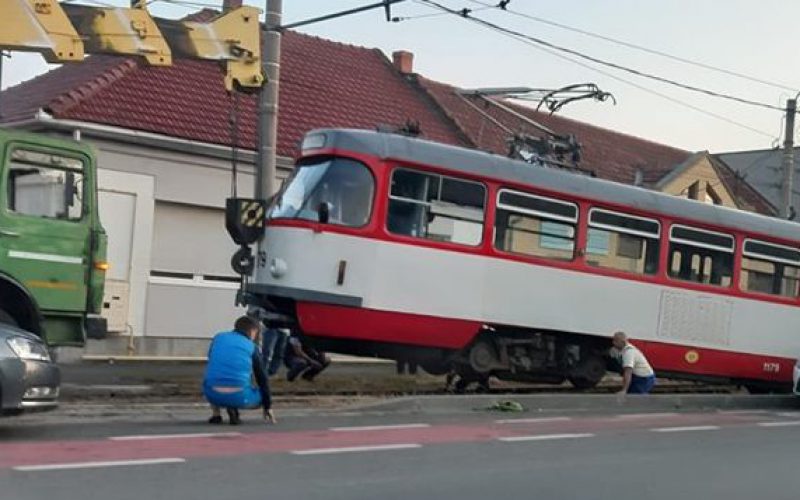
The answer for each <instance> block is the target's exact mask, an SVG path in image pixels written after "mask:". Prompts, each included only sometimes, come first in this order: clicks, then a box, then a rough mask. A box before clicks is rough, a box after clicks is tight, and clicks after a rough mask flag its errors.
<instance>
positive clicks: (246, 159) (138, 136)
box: [2, 110, 294, 170]
mask: <svg viewBox="0 0 800 500" xmlns="http://www.w3.org/2000/svg"><path fill="white" fill-rule="evenodd" d="M2 125H3V126H6V127H13V128H20V129H25V130H30V131H39V130H46V129H52V130H63V131H67V132H70V133H73V132H74V131H76V130H79V131H81V132H82V133H83V134H85V135H88V136H91V137H96V138H100V139H111V140H115V141H118V142H123V143H128V144H132V145H136V146H151V147H155V148H159V149H165V150H170V151H176V152H181V153H189V154H194V155H202V156H206V157H209V158H218V159H226V160H227V159H230V157H231V154H232V150H233V148H231V147H229V146H222V145H219V144H211V143H207V142H200V141H193V140H190V139H181V138H178V137H171V136H168V135H164V134H156V133H152V132H144V131H141V130H133V129H127V128H123V127H114V126H112V125H103V124H99V123H92V122H83V121H78V120H61V119H58V118H53V117H52V115H50V114H48V113H46V112H45V111H43V110H39V112H38V113H37V114H36V117H35V118H30V119H26V120H19V121H16V122H7V123H3V124H2ZM237 155H238V159H239V161H241V162H243V163H246V164H248V167H249V166H252V165H255V160H256V152H255V151H254V150H250V149H239V151H238V153H237ZM293 164H294V159H293V158H290V157H287V156H279V157H278V167H279V168H283V169H287V170H291V168H292V165H293Z"/></svg>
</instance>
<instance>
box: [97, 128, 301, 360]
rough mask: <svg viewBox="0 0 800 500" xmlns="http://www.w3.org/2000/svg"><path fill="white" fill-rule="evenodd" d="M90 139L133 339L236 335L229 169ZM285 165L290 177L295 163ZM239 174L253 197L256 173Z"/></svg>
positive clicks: (113, 275) (219, 162)
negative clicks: (225, 331)
mask: <svg viewBox="0 0 800 500" xmlns="http://www.w3.org/2000/svg"><path fill="white" fill-rule="evenodd" d="M84 139H85V141H86V142H90V143H91V144H93V145H94V146H95V148H96V149H97V156H98V166H99V168H100V191H101V192H100V204H101V206H100V210H101V220H102V221H103V224H104V226H105V227H106V229H107V231H108V233H109V258H110V259H111V265H112V268H111V271H110V272H109V279H110V280H112V281H110V285H111V286H109V287H108V289H109V291H110V292H114V293H117V294H119V293H120V291H121V290H122V288H120V287H118V286H115V285H118V284H120V283H125V282H126V281H127V282H128V283H129V284H130V293H129V297H130V299H129V308H128V312H127V318H128V322H129V324H130V326H131V328H132V331H133V333H134V335H136V336H146V337H178V338H185V339H190V338H208V337H210V336H211V335H212V334H213V333H215V332H216V331H218V330H220V329H222V328H228V327H230V324H231V322H232V320H233V319H235V318H236V317H237V316H238V315H239V314H241V312H242V310H241V309H240V308H236V307H235V306H234V299H235V294H236V290H237V289H238V285H237V283H236V282H235V279H236V278H237V275H236V274H235V273H234V272H233V271H232V270H231V268H230V258H231V255H232V254H233V252H234V251H235V250H236V246H235V245H234V244H233V242H232V241H231V239H230V237H229V236H228V233H227V231H226V230H225V224H224V211H223V207H224V204H225V199H226V198H227V197H229V196H230V195H231V164H230V161H229V160H226V159H222V158H213V157H208V156H203V155H200V154H197V155H193V154H190V153H185V152H175V151H169V150H164V149H158V148H153V147H151V146H136V145H132V144H128V143H122V142H113V141H110V140H107V139H93V138H91V137H89V136H88V135H87V134H84ZM281 164H282V165H283V166H284V168H283V169H282V170H281V171H280V172H279V177H281V178H283V177H285V176H286V175H287V173H288V170H287V169H286V168H285V166H286V165H290V161H289V160H288V159H281ZM239 168H240V172H239V176H238V180H239V182H238V183H237V184H238V186H237V187H238V191H239V196H245V197H246V196H251V195H252V192H253V169H252V167H251V166H250V165H247V164H245V163H243V164H241V165H240V167H239ZM278 182H280V181H278ZM115 261H116V262H115ZM125 271H127V272H125ZM200 354H202V353H200Z"/></svg>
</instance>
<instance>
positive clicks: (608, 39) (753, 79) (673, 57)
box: [469, 0, 797, 92]
mask: <svg viewBox="0 0 800 500" xmlns="http://www.w3.org/2000/svg"><path fill="white" fill-rule="evenodd" d="M469 1H470V2H472V3H474V4H478V5H482V6H485V7H492V8H499V7H498V5H491V4H488V3H486V2H483V1H480V0H469ZM475 10H476V11H477V10H478V9H475ZM502 10H504V11H506V12H508V13H509V14H512V15H515V16H518V17H523V18H525V19H530V20H531V21H536V22H538V23H542V24H547V25H549V26H555V27H557V28H561V29H564V30H567V31H572V32H573V33H579V34H581V35H585V36H589V37H592V38H596V39H598V40H604V41H606V42H610V43H614V44H617V45H621V46H623V47H627V48H629V49H634V50H639V51H642V52H646V53H648V54H653V55H657V56H660V57H665V58H667V59H671V60H673V61H677V62H680V63H684V64H689V65H692V66H697V67H699V68H703V69H707V70H711V71H717V72H719V73H723V74H726V75H728V76H735V77H737V78H742V79H744V80H748V81H751V82H754V83H760V84H762V85H766V86H769V87H773V88H776V89H780V90H788V91H791V92H795V91H796V90H797V89H795V88H792V87H789V86H787V85H784V84H781V83H776V82H771V81H769V80H763V79H761V78H756V77H754V76H750V75H746V74H744V73H739V72H736V71H732V70H729V69H725V68H720V67H718V66H713V65H711V64H707V63H703V62H700V61H694V60H692V59H687V58H685V57H680V56H676V55H673V54H669V53H667V52H663V51H660V50H656V49H651V48H648V47H644V46H642V45H637V44H635V43H631V42H626V41H624V40H620V39H617V38H612V37H610V36H606V35H601V34H599V33H594V32H591V31H587V30H583V29H580V28H576V27H574V26H570V25H567V24H563V23H559V22H556V21H551V20H549V19H545V18H542V17H538V16H533V15H530V14H526V13H524V12H520V11H515V10H511V9H509V8H508V7H504V8H502Z"/></svg>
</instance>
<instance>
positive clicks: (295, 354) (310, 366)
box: [284, 335, 331, 382]
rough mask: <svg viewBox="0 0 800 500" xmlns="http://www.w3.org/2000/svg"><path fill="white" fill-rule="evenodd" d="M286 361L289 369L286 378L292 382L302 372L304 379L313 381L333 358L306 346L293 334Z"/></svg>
mask: <svg viewBox="0 0 800 500" xmlns="http://www.w3.org/2000/svg"><path fill="white" fill-rule="evenodd" d="M284 363H285V364H286V368H287V369H288V370H289V372H288V373H287V374H286V380H288V381H289V382H292V381H293V380H294V379H296V378H297V377H298V376H299V375H300V374H301V373H302V374H303V380H307V381H309V382H311V381H312V380H314V377H316V376H317V375H319V374H320V372H322V370H324V369H325V368H327V367H328V365H329V364H331V360H330V358H328V356H326V355H325V353H324V352H319V351H316V350H314V349H312V348H310V347H304V346H303V343H302V342H300V339H299V338H298V337H297V336H295V335H292V336H291V337H289V342H288V346H287V347H286V353H285V356H284Z"/></svg>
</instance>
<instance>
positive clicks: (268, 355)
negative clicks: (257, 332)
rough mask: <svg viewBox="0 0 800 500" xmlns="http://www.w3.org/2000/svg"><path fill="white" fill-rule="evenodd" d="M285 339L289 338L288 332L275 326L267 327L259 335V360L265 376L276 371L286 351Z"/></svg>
mask: <svg viewBox="0 0 800 500" xmlns="http://www.w3.org/2000/svg"><path fill="white" fill-rule="evenodd" d="M287 340H289V334H288V333H286V331H285V330H279V329H277V328H267V329H265V330H264V333H263V334H262V335H261V360H262V362H263V363H264V371H265V372H267V376H272V375H275V374H276V373H278V370H279V369H280V367H281V360H282V359H283V355H284V352H285V351H286V342H287Z"/></svg>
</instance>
